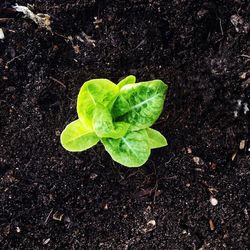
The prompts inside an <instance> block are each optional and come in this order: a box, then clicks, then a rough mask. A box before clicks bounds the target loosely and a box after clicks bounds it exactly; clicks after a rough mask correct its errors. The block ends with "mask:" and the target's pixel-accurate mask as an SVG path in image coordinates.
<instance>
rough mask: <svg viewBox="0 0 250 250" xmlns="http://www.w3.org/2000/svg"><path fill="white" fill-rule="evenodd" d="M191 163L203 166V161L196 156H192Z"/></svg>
mask: <svg viewBox="0 0 250 250" xmlns="http://www.w3.org/2000/svg"><path fill="white" fill-rule="evenodd" d="M193 161H194V162H195V164H196V165H203V164H204V161H203V160H202V159H201V158H200V157H198V156H194V157H193Z"/></svg>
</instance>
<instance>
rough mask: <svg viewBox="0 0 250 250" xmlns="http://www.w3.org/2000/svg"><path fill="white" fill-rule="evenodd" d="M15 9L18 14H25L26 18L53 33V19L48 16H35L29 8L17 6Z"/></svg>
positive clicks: (39, 14) (41, 14) (40, 14)
mask: <svg viewBox="0 0 250 250" xmlns="http://www.w3.org/2000/svg"><path fill="white" fill-rule="evenodd" d="M13 8H14V9H15V10H16V11H17V12H21V13H23V14H24V16H25V17H26V18H29V19H31V20H32V21H33V22H35V23H36V24H37V25H38V26H39V27H42V28H46V29H47V30H49V31H51V27H50V25H51V17H50V16H49V15H48V14H43V13H38V14H34V13H33V12H32V11H31V10H30V9H29V8H28V7H26V6H22V5H15V6H13Z"/></svg>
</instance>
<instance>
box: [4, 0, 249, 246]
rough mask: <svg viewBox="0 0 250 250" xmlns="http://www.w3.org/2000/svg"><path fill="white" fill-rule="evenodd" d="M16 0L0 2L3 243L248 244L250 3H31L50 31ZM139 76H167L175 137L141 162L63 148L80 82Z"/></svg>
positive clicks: (169, 129)
mask: <svg viewBox="0 0 250 250" xmlns="http://www.w3.org/2000/svg"><path fill="white" fill-rule="evenodd" d="M15 3H17V4H19V5H25V6H27V1H25V0H16V1H11V0H9V1H8V2H6V1H3V2H1V3H0V20H1V21H0V26H1V29H2V30H3V32H4V36H5V37H4V39H1V40H0V191H1V196H0V202H1V211H0V246H1V249H44V248H49V249H115V250H120V249H136V250H140V249H144V250H147V249H150V250H151V249H178V250H179V249H180V250H182V249H200V248H204V249H224V248H227V249H239V250H241V249H242V250H245V249H248V248H249V247H248V244H249V235H248V230H249V162H250V152H249V150H248V148H249V145H248V144H249V143H248V142H249V138H250V132H249V131H250V130H249V120H250V112H249V111H247V109H246V107H247V108H248V109H249V107H250V101H249V100H250V84H249V72H250V60H249V59H250V46H249V28H248V27H249V23H250V19H249V13H250V4H249V1H243V0H242V1H239V0H237V1H234V0H220V1H200V0H198V1H197V0H191V1H163V0H156V1H148V0H139V1H138V0H128V1H123V0H118V1H99V0H91V1H87V0H82V1H75V0H60V1H59V0H51V1H40V0H30V1H29V4H30V6H32V8H31V9H32V12H33V13H44V14H47V15H49V16H50V22H51V23H50V27H51V31H50V30H47V29H46V28H44V27H41V26H39V25H37V24H36V23H34V22H33V21H32V20H30V19H28V18H24V16H23V15H22V14H21V13H17V12H16V11H13V8H12V7H11V6H12V5H14V4H15ZM1 18H5V19H4V20H3V19H1ZM242 72H247V73H246V76H244V77H245V78H244V77H243V78H242V77H241V78H240V77H239V75H240V76H241V75H242V74H241V73H242ZM129 74H135V75H136V76H137V79H138V81H142V80H151V79H156V78H160V79H162V80H163V81H165V82H166V83H168V85H169V92H168V95H167V99H166V105H165V107H164V110H163V113H162V115H161V117H160V119H159V120H158V121H157V123H156V124H155V126H154V127H155V128H156V129H158V130H159V131H160V132H161V133H163V134H164V135H165V136H166V137H167V139H168V142H169V146H168V147H166V148H161V149H155V150H152V154H151V157H150V159H149V161H148V162H147V163H146V164H145V166H143V167H142V168H139V169H128V168H124V167H122V166H120V165H118V164H116V163H114V162H113V161H112V159H111V158H110V157H109V155H108V154H107V153H106V152H105V151H104V149H103V147H102V146H101V145H97V146H96V147H94V148H92V149H90V150H88V151H86V152H82V153H69V152H67V151H65V150H64V149H63V148H62V147H61V146H60V141H59V135H60V132H61V131H62V130H63V128H64V127H65V126H66V124H68V123H69V122H70V121H73V120H74V119H76V109H75V108H76V97H77V94H78V91H79V89H80V87H81V85H82V84H83V82H85V81H87V80H89V79H92V78H108V79H111V80H112V81H114V82H118V81H119V80H120V79H121V78H123V77H124V76H127V75H129ZM239 100H240V104H239ZM242 140H245V142H246V144H245V146H244V149H243V150H240V149H239V145H240V142H241V141H242ZM189 149H190V150H189ZM232 156H234V157H233V159H232ZM194 157H198V158H199V159H202V164H201V165H200V164H199V165H197V163H200V162H201V161H200V160H197V159H196V160H195V161H194V159H193V158H194ZM212 187H213V188H215V189H216V190H219V192H215V191H213V193H211V192H210V191H209V188H212ZM211 195H212V196H214V197H216V199H218V201H219V203H218V205H216V206H212V205H210V203H209V199H210V196H211ZM103 204H104V206H103ZM105 204H107V206H108V209H104V208H105ZM148 207H150V209H149V208H148ZM56 211H58V213H60V215H62V214H63V217H62V219H61V221H56V220H54V219H53V214H54V213H56ZM145 212H146V213H145ZM46 218H47V219H46ZM58 218H60V216H59V217H58ZM210 220H211V222H210ZM150 221H151V222H152V221H154V222H155V223H153V222H152V223H151V222H150ZM45 222H46V223H45ZM149 222H150V223H149ZM147 223H149V224H150V225H153V227H151V226H150V227H149V228H152V230H149V231H147V233H144V232H143V231H142V230H141V229H142V228H148V226H147ZM17 228H20V230H21V231H20V232H17ZM183 232H185V233H183Z"/></svg>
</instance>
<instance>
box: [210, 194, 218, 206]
mask: <svg viewBox="0 0 250 250" xmlns="http://www.w3.org/2000/svg"><path fill="white" fill-rule="evenodd" d="M210 203H211V205H212V206H216V205H218V200H217V199H215V198H214V197H212V196H211V197H210Z"/></svg>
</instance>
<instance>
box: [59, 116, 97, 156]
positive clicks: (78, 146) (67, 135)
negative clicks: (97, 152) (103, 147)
mask: <svg viewBox="0 0 250 250" xmlns="http://www.w3.org/2000/svg"><path fill="white" fill-rule="evenodd" d="M98 141H99V138H98V137H97V136H96V134H95V133H94V132H93V131H90V130H87V129H86V128H84V126H83V124H82V123H81V121H80V120H79V119H78V120H76V121H73V122H71V123H70V124H69V125H67V126H66V128H65V129H64V130H63V132H62V134H61V144H62V146H63V147H64V148H65V149H66V150H68V151H71V152H80V151H83V150H86V149H88V148H91V147H92V146H94V145H95V144H97V142H98Z"/></svg>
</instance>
